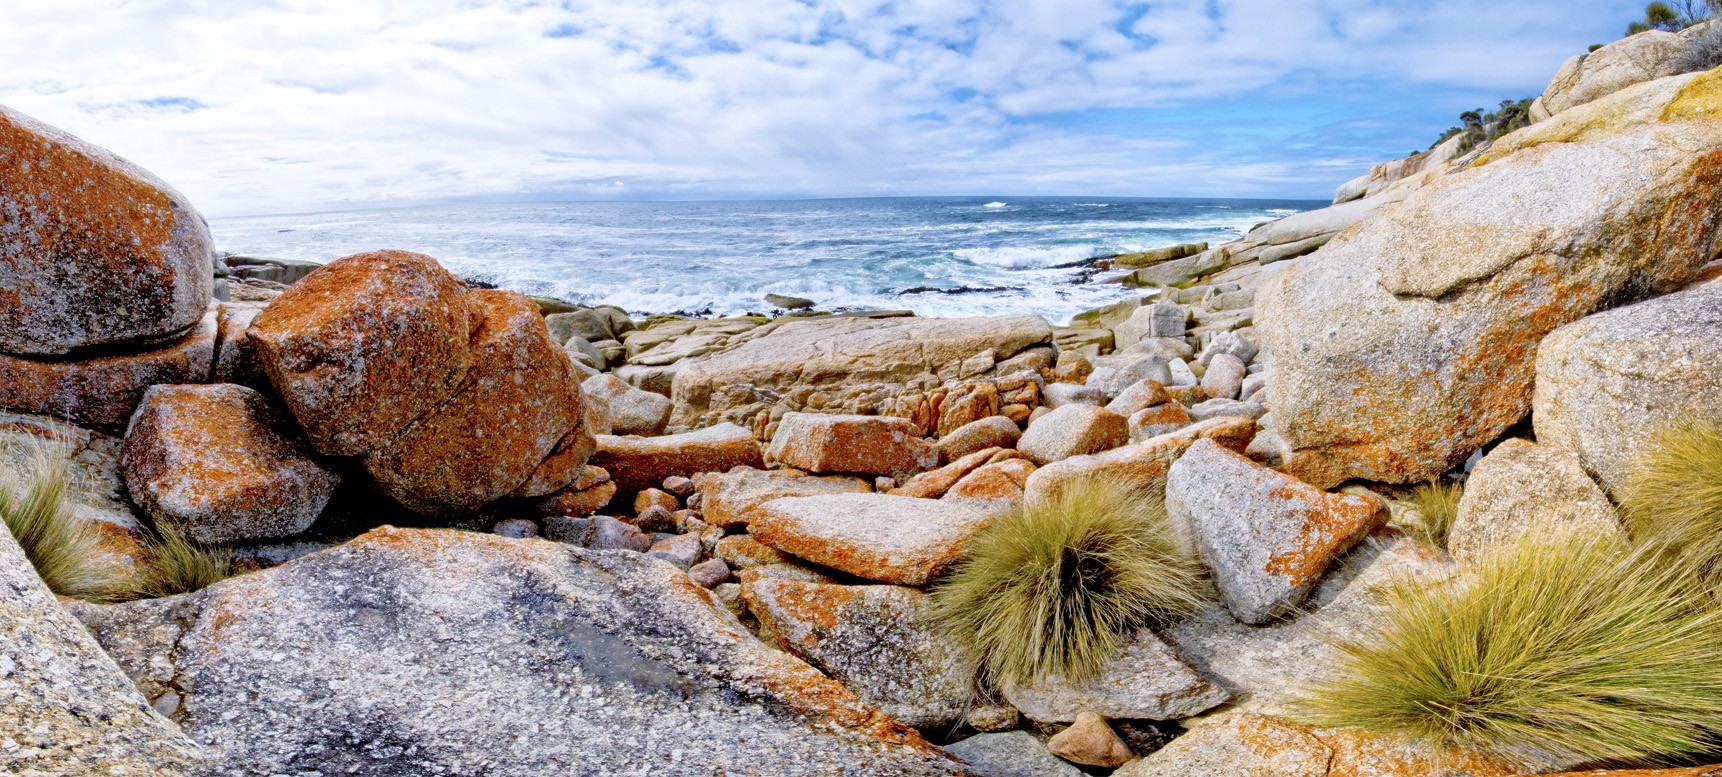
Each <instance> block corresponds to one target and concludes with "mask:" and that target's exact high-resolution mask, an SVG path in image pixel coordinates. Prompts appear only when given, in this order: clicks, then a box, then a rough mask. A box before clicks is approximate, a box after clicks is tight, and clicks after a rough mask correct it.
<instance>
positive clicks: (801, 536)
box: [749, 494, 992, 586]
mask: <svg viewBox="0 0 1722 777" xmlns="http://www.w3.org/2000/svg"><path fill="white" fill-rule="evenodd" d="M761 512H762V515H760V516H759V517H758V518H755V519H754V520H753V521H752V522H751V523H750V524H749V528H750V530H751V531H752V532H753V536H754V537H755V538H756V539H758V540H759V541H760V542H763V543H765V544H767V545H770V546H772V547H774V548H777V549H778V550H781V551H783V552H785V553H788V554H790V555H793V556H797V557H800V558H804V559H807V560H808V561H812V562H814V563H816V564H823V565H825V566H828V567H831V568H833V569H839V570H842V571H844V572H848V573H849V574H852V575H856V576H859V577H863V578H866V579H868V580H878V581H880V582H883V583H895V584H897V585H909V586H923V585H926V584H927V583H929V582H931V581H932V580H934V579H935V578H937V577H938V576H939V575H941V574H943V573H944V571H945V570H946V569H947V568H949V567H950V565H951V564H952V563H954V562H956V560H957V558H958V557H959V556H961V555H962V552H963V548H964V547H965V546H967V545H968V542H969V540H970V539H971V538H973V537H974V536H975V535H976V534H978V533H979V532H980V531H981V530H982V529H984V528H986V526H987V524H988V523H991V521H992V518H991V516H990V515H988V514H987V513H985V512H982V511H980V510H976V509H974V508H972V507H967V506H964V505H959V504H953V503H951V502H942V501H939V500H935V499H915V498H913V497H906V496H891V495H889V494H836V495H832V496H807V497H794V498H789V499H777V500H774V501H771V502H767V503H765V505H764V506H763V507H762V508H761Z"/></svg>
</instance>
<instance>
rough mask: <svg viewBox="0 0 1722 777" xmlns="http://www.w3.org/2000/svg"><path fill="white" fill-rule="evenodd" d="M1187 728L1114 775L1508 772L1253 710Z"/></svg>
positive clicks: (1461, 775)
mask: <svg viewBox="0 0 1722 777" xmlns="http://www.w3.org/2000/svg"><path fill="white" fill-rule="evenodd" d="M1189 729H1190V730H1189V731H1188V732H1186V733H1184V734H1182V735H1180V736H1179V737H1177V738H1176V739H1173V740H1172V741H1171V742H1170V743H1168V744H1167V745H1166V746H1165V747H1163V748H1161V749H1159V750H1157V751H1155V752H1154V753H1151V754H1149V755H1148V756H1147V757H1145V758H1143V759H1142V760H1140V761H1136V762H1133V763H1130V764H1126V765H1125V766H1124V767H1123V768H1120V769H1119V770H1118V771H1116V772H1113V776H1114V777H1192V776H1193V775H1204V776H1206V775H1227V777H1507V775H1512V774H1515V773H1516V772H1515V770H1514V769H1512V768H1511V767H1510V766H1509V765H1508V764H1506V763H1505V762H1503V761H1500V760H1498V759H1495V758H1491V757H1489V756H1486V755H1482V754H1478V753H1472V752H1464V751H1442V750H1437V749H1435V748H1433V747H1429V746H1426V745H1421V744H1418V743H1415V742H1408V741H1401V740H1396V739H1387V738H1383V737H1376V736H1371V735H1369V734H1364V733H1362V732H1358V731H1351V730H1345V729H1325V728H1310V727H1308V726H1301V725H1298V724H1296V723H1292V722H1289V721H1286V720H1282V719H1279V718H1273V717H1267V716H1264V715H1258V714H1255V713H1252V712H1243V711H1237V712H1225V713H1220V714H1216V715H1212V716H1209V717H1207V718H1204V719H1202V720H1200V721H1192V722H1190V725H1189Z"/></svg>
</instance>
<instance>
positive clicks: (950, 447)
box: [938, 415, 1022, 462]
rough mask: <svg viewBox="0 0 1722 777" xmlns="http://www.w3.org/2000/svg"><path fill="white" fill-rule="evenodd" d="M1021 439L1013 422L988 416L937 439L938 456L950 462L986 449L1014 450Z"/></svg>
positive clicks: (1020, 434)
mask: <svg viewBox="0 0 1722 777" xmlns="http://www.w3.org/2000/svg"><path fill="white" fill-rule="evenodd" d="M1021 438H1022V430H1021V429H1018V428H1017V426H1016V422H1015V421H1012V420H1010V419H1009V418H1006V417H1004V416H1002V415H995V416H988V417H986V418H982V419H980V420H979V421H971V422H969V423H966V424H963V425H962V426H959V427H957V428H956V429H953V430H951V433H950V434H947V435H945V436H944V437H941V438H939V442H938V447H939V455H940V458H941V459H942V460H944V461H946V462H952V461H956V460H957V459H960V458H962V457H964V456H967V455H969V454H971V453H974V452H975V451H983V450H986V449H988V448H1015V447H1016V442H1017V440H1019V439H1021Z"/></svg>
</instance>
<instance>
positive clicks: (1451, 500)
mask: <svg viewBox="0 0 1722 777" xmlns="http://www.w3.org/2000/svg"><path fill="white" fill-rule="evenodd" d="M1464 495H1465V487H1464V485H1462V484H1460V483H1459V482H1457V481H1453V480H1446V479H1436V480H1431V481H1429V482H1428V483H1424V484H1422V485H1420V486H1417V487H1416V488H1414V489H1412V490H1411V493H1410V494H1408V495H1407V496H1406V500H1407V501H1409V502H1411V503H1412V504H1413V505H1416V507H1417V513H1418V515H1421V516H1422V517H1423V522H1422V523H1421V524H1420V525H1418V526H1415V527H1410V528H1412V529H1413V533H1414V534H1415V535H1416V536H1417V537H1418V538H1419V539H1421V540H1423V541H1424V542H1427V543H1429V544H1430V545H1434V546H1435V547H1437V548H1445V547H1447V534H1448V532H1450V531H1452V529H1453V520H1454V519H1455V518H1458V517H1459V498H1460V497H1463V496H1464Z"/></svg>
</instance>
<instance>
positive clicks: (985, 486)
mask: <svg viewBox="0 0 1722 777" xmlns="http://www.w3.org/2000/svg"><path fill="white" fill-rule="evenodd" d="M1036 469H1037V467H1035V466H1034V462H1032V461H1029V460H1028V459H1005V460H1003V461H998V462H994V463H992V464H988V465H986V466H984V467H981V468H979V469H976V470H975V471H974V472H970V473H969V474H967V475H964V476H963V479H962V480H959V481H957V483H956V485H954V486H951V490H949V491H946V492H945V495H944V496H943V497H941V498H942V499H945V500H947V501H951V502H962V503H965V504H969V505H973V506H975V507H979V508H981V509H983V510H988V511H998V510H1004V509H1008V508H1010V507H1012V506H1014V505H1016V504H1017V503H1019V502H1021V501H1022V494H1023V488H1024V487H1025V486H1026V485H1027V484H1028V478H1029V476H1030V475H1033V474H1034V472H1035V470H1036Z"/></svg>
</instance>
